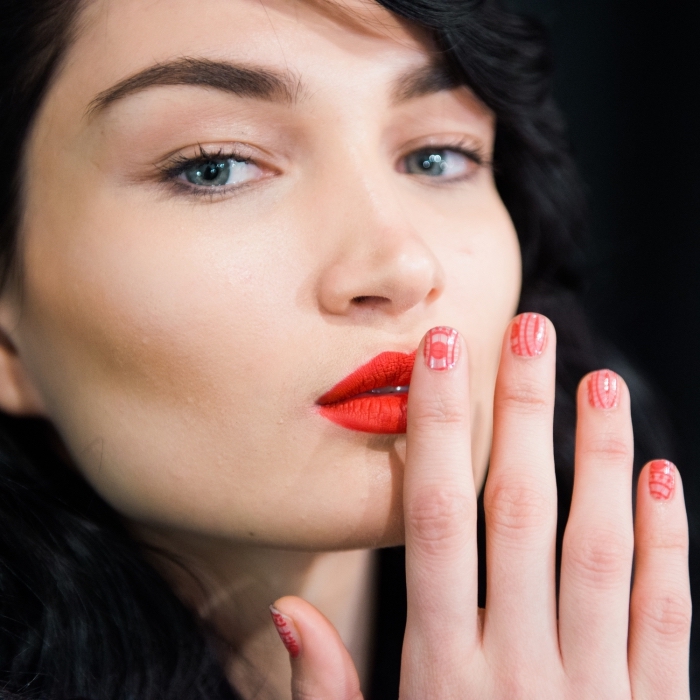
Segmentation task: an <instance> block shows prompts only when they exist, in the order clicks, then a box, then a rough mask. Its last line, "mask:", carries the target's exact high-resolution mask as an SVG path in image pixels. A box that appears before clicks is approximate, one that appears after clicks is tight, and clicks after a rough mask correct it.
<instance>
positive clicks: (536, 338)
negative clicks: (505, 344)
mask: <svg viewBox="0 0 700 700" xmlns="http://www.w3.org/2000/svg"><path fill="white" fill-rule="evenodd" d="M546 338H547V322H546V321H545V320H544V316H540V315H539V314H521V315H520V316H518V318H516V319H515V321H514V323H513V327H512V329H511V332H510V347H511V348H512V350H513V352H514V353H515V354H516V355H519V356H520V357H537V355H541V354H542V351H543V350H544V342H545V340H546Z"/></svg>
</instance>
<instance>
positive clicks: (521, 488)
mask: <svg viewBox="0 0 700 700" xmlns="http://www.w3.org/2000/svg"><path fill="white" fill-rule="evenodd" d="M485 507H486V518H487V526H488V528H489V531H490V532H491V533H492V534H496V535H500V536H504V537H507V538H510V539H513V538H516V539H521V538H522V539H529V538H531V537H532V534H533V533H534V532H537V531H541V530H543V529H545V528H547V527H548V526H549V524H550V523H551V522H552V519H553V517H554V516H555V506H554V504H553V503H551V502H550V501H549V499H548V498H547V497H546V496H545V495H544V494H542V493H541V492H540V491H538V490H537V489H536V488H534V487H533V486H531V485H527V484H518V483H499V482H496V483H491V484H489V486H488V488H487V491H486V494H485Z"/></svg>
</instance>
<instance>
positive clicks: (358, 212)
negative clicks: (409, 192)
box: [320, 147, 444, 315]
mask: <svg viewBox="0 0 700 700" xmlns="http://www.w3.org/2000/svg"><path fill="white" fill-rule="evenodd" d="M346 158H347V160H346V161H345V167H344V168H343V170H344V173H343V175H342V176H341V177H340V179H339V178H338V173H335V174H334V175H333V176H332V177H328V179H327V182H329V183H330V182H332V183H333V187H332V188H329V189H328V192H327V196H328V197H330V198H331V199H330V203H331V206H330V207H327V210H328V211H329V212H330V215H331V223H330V225H331V226H333V228H334V229H335V231H334V235H333V236H332V240H333V246H332V251H331V254H330V257H329V263H328V265H327V266H326V267H325V269H324V270H323V273H322V279H321V285H320V301H321V304H322V306H323V307H325V309H326V310H328V311H330V312H331V313H336V314H347V313H351V312H353V310H359V308H360V307H363V306H364V307H367V306H368V305H371V306H372V308H373V309H380V310H381V311H382V312H383V313H385V314H389V315H397V314H401V313H404V312H406V311H407V310H409V309H411V308H413V307H415V306H416V305H418V304H420V303H426V302H430V301H433V300H434V299H436V298H437V297H438V296H439V295H440V294H441V292H442V289H443V286H444V272H443V268H442V266H441V264H440V261H439V260H438V258H437V256H436V255H435V252H434V251H433V250H432V249H431V247H430V245H429V243H428V242H427V241H426V240H425V238H424V237H423V236H422V235H421V232H420V231H419V230H417V229H416V227H415V225H414V224H412V222H411V220H410V212H408V211H407V210H406V208H405V207H404V206H402V201H401V198H400V193H399V188H398V187H397V186H396V185H397V184H398V183H397V181H396V180H395V178H397V177H399V175H398V174H397V173H395V172H394V171H393V170H392V169H391V168H390V166H389V164H387V162H386V160H384V159H382V158H380V157H378V155H377V149H375V150H374V152H371V151H370V152H363V150H362V149H360V148H357V147H356V148H353V149H348V150H347V151H346Z"/></svg>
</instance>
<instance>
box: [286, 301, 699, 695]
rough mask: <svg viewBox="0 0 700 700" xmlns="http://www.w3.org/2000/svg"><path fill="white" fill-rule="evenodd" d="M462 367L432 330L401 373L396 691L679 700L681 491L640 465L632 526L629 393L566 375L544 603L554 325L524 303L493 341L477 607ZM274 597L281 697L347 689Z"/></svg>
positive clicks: (310, 629)
mask: <svg viewBox="0 0 700 700" xmlns="http://www.w3.org/2000/svg"><path fill="white" fill-rule="evenodd" d="M446 339H448V340H449V339H453V340H454V341H455V345H454V357H451V354H450V347H449V343H448V347H447V356H446V357H445V352H444V351H445V349H446V348H445V346H444V345H441V344H440V343H442V342H444V341H445V340H446ZM423 358H427V362H426V361H423ZM443 358H444V359H443ZM445 360H446V361H447V362H446V361H445ZM451 360H453V362H451ZM431 364H432V365H433V367H434V368H433V369H431V368H430V367H429V365H431ZM445 364H448V365H449V364H454V367H452V368H450V369H445ZM467 365H468V362H467V350H466V347H465V345H464V342H463V340H462V339H461V337H459V336H457V334H456V333H454V332H451V329H434V330H433V331H431V332H429V333H428V334H427V336H426V338H424V340H423V343H422V344H421V346H420V348H419V350H418V355H417V359H416V364H415V368H414V370H413V376H412V379H411V390H410V395H409V402H408V430H407V450H406V471H405V476H404V516H405V527H406V574H407V587H408V588H407V590H408V619H407V624H406V634H405V638H404V646H403V658H402V667H401V691H400V696H401V699H402V700H431V699H433V698H434V699H435V700H450V699H454V700H468V699H470V698H474V699H477V698H478V700H496V699H498V700H513V699H515V698H518V699H522V700H545V699H546V698H551V699H552V700H568V699H571V700H582V699H584V698H586V699H587V698H595V699H599V698H605V699H616V700H617V699H619V700H623V699H628V698H634V700H686V699H687V698H689V689H688V646H689V635H690V615H691V603H690V590H689V582H688V564H687V547H688V536H687V522H686V514H685V508H684V502H683V491H682V485H681V481H680V478H679V476H678V474H677V472H676V470H675V468H674V467H673V465H671V464H670V463H668V462H653V463H651V464H650V465H649V464H648V465H647V466H646V467H645V468H644V470H643V471H642V474H641V477H640V479H639V487H638V497H637V513H636V523H635V524H634V526H633V521H632V501H631V482H632V452H633V441H632V425H631V420H630V399H629V393H628V390H627V387H626V386H625V384H624V382H623V381H622V380H621V379H620V378H619V377H618V376H617V375H615V374H614V373H612V372H609V371H605V370H604V371H602V372H596V373H593V374H592V375H589V376H588V377H586V378H584V380H583V381H582V383H581V385H580V387H579V392H578V428H577V436H576V474H575V485H574V494H573V501H572V504H571V513H570V516H569V520H568V523H567V526H566V533H565V537H564V543H563V553H562V564H561V588H560V595H559V609H558V613H557V600H556V594H555V571H554V568H555V533H556V518H557V499H556V484H555V477H554V460H553V454H552V415H553V410H554V380H555V334H554V329H553V327H552V325H551V323H549V321H547V320H546V319H544V318H543V317H542V316H537V315H534V314H525V315H523V316H520V317H518V318H516V319H515V321H514V322H513V324H512V326H511V328H510V329H509V331H508V333H507V335H506V338H505V341H504V345H503V350H502V357H501V364H500V369H499V373H498V380H497V383H496V393H495V409H494V435H493V449H492V453H491V461H490V468H489V475H488V480H487V483H486V486H485V494H484V504H485V510H486V542H487V545H486V551H487V571H488V582H487V598H486V600H487V602H486V609H485V610H484V611H479V610H478V608H477V547H476V493H475V489H474V479H473V476H472V469H471V450H470V441H469V432H470V431H469V428H470V417H469V381H468V371H467ZM633 555H634V558H635V571H634V585H633V586H632V588H631V594H630V581H631V574H632V558H633ZM276 606H277V608H278V609H279V611H280V613H282V614H280V615H278V619H277V622H278V628H279V627H280V626H281V627H282V631H283V632H284V630H285V628H286V630H287V632H288V635H289V636H288V641H289V640H291V644H292V646H291V651H292V657H293V658H292V673H293V681H292V689H293V696H294V698H295V700H302V699H303V700H316V699H318V700H354V699H357V698H360V697H361V694H360V690H359V683H358V679H357V674H356V672H355V669H354V667H353V664H352V661H351V659H350V657H349V655H348V653H347V651H346V650H345V648H344V647H343V645H342V642H341V641H340V638H339V637H338V635H337V633H336V632H335V630H334V629H333V628H332V626H331V625H330V623H329V622H328V621H327V620H326V619H325V618H324V617H323V616H322V615H321V614H320V613H319V612H318V611H316V610H315V609H314V608H312V607H311V606H310V605H309V604H307V603H305V602H304V601H302V600H300V599H298V598H283V599H281V600H280V601H278V602H277V604H276ZM294 644H296V645H297V647H296V648H294ZM288 648H289V646H288ZM294 657H295V658H294ZM387 700H388V699H387Z"/></svg>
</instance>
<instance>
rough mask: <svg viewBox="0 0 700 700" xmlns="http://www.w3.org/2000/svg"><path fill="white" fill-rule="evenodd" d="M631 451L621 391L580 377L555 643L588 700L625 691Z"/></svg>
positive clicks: (620, 386)
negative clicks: (584, 688) (571, 493)
mask: <svg viewBox="0 0 700 700" xmlns="http://www.w3.org/2000/svg"><path fill="white" fill-rule="evenodd" d="M633 450H634V446H633V439H632V421H631V418H630V401H629V392H628V390H627V386H626V385H625V383H624V382H623V381H622V379H621V378H620V377H618V375H616V374H615V373H614V372H611V371H609V370H601V371H599V372H594V373H592V374H591V375H589V376H588V377H585V378H584V380H583V381H582V382H581V385H580V386H579V391H578V425H577V430H576V471H575V477H574V492H573V497H572V502H571V511H570V514H569V520H568V523H567V526H566V531H565V533H564V542H563V548H562V567H561V590H560V596H559V638H560V645H561V652H562V658H563V661H564V666H565V668H566V670H567V673H568V674H569V676H570V677H571V678H572V679H574V680H576V682H579V681H580V682H581V683H584V680H583V679H587V680H585V683H586V684H587V685H586V687H587V689H588V692H589V693H590V694H591V697H594V696H595V695H596V693H603V691H604V690H605V691H606V692H607V694H608V695H610V689H611V688H617V690H618V691H619V692H620V693H621V694H622V693H624V695H627V694H628V693H629V680H628V675H627V633H628V622H629V595H630V578H631V572H632V553H633V546H634V536H633V531H632V457H633ZM591 670H593V671H594V673H591ZM591 684H593V686H592V687H591ZM603 694H605V693H603ZM613 695H615V693H613Z"/></svg>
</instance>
